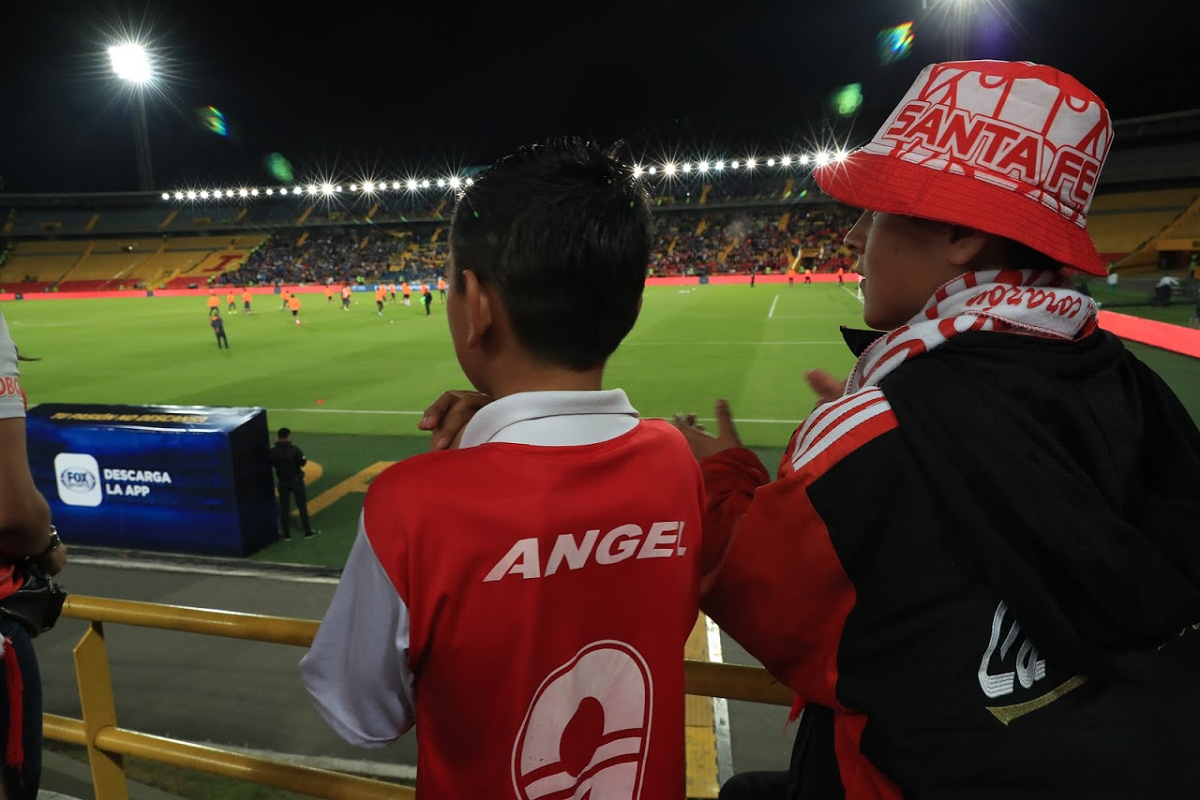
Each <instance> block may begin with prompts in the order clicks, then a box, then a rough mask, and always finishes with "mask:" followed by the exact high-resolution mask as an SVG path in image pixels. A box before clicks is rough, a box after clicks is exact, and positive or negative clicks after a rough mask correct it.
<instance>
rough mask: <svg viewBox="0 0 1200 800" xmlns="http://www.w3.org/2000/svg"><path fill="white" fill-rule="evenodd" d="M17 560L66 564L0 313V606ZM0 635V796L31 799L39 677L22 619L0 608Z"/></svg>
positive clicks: (53, 566) (13, 584) (11, 587)
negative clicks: (28, 437)
mask: <svg viewBox="0 0 1200 800" xmlns="http://www.w3.org/2000/svg"><path fill="white" fill-rule="evenodd" d="M25 560H30V561H32V562H33V563H34V564H36V565H37V566H38V567H40V568H41V569H42V570H44V571H45V572H47V573H49V574H50V575H56V574H58V572H59V571H60V570H62V568H63V566H65V565H66V561H67V547H66V545H64V544H62V543H61V542H60V541H59V538H58V533H57V532H56V531H55V529H54V526H53V525H51V524H50V507H49V506H48V505H47V503H46V499H45V498H44V497H42V494H41V492H39V491H38V490H37V486H36V485H35V484H34V481H33V475H32V474H31V473H30V469H29V460H28V456H27V455H26V448H25V395H24V393H23V392H22V391H21V384H20V373H19V371H18V369H17V347H16V345H15V344H14V343H13V340H12V338H11V337H10V336H9V333H8V325H7V324H6V323H5V321H4V315H3V314H0V577H2V578H3V579H2V580H0V607H3V605H4V600H5V598H8V597H10V596H11V595H13V594H14V593H15V592H16V591H17V589H19V588H20V587H21V586H22V585H23V584H22V582H21V574H20V573H19V572H18V571H17V565H18V564H19V563H20V562H22V561H25ZM0 636H3V639H2V640H0V650H2V651H3V652H2V657H0V709H3V714H4V716H3V720H2V724H0V758H3V773H2V784H3V795H4V796H5V797H7V798H8V800H33V799H34V798H36V797H37V795H38V784H39V783H40V781H41V772H42V679H41V675H40V673H39V672H38V663H37V656H36V654H35V653H34V650H33V643H32V642H31V641H30V636H29V633H28V632H27V631H26V630H25V628H24V626H23V625H22V624H21V623H20V622H18V621H17V620H16V619H13V618H9V617H6V616H3V615H0Z"/></svg>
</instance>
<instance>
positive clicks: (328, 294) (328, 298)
mask: <svg viewBox="0 0 1200 800" xmlns="http://www.w3.org/2000/svg"><path fill="white" fill-rule="evenodd" d="M325 305H327V306H331V305H333V284H332V283H327V284H325Z"/></svg>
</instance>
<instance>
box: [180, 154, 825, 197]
mask: <svg viewBox="0 0 1200 800" xmlns="http://www.w3.org/2000/svg"><path fill="white" fill-rule="evenodd" d="M845 158H846V151H845V150H837V151H832V152H831V151H827V150H820V151H818V152H816V153H814V154H812V155H808V154H804V155H800V156H790V155H785V156H780V157H779V158H768V159H766V161H763V162H760V160H759V159H758V158H755V157H749V158H745V159H733V160H731V161H728V162H726V161H724V160H714V161H696V162H691V161H685V162H683V163H682V164H677V163H675V162H671V161H667V162H664V163H662V164H652V165H649V166H646V165H642V164H636V165H634V167H633V176H634V177H635V178H644V177H646V176H652V177H658V176H660V175H661V176H663V177H665V178H674V177H676V176H678V175H681V174H682V175H691V174H701V175H706V174H709V173H712V172H716V173H721V172H725V170H726V169H728V170H730V171H734V170H739V169H740V170H745V171H747V172H750V171H753V170H755V169H758V167H759V165H760V163H764V164H766V166H767V167H771V168H779V169H784V168H789V167H792V166H797V165H798V166H801V167H807V166H810V165H811V166H814V167H820V166H824V165H825V164H828V163H829V162H831V161H835V162H840V161H842V160H844V159H845ZM474 183H475V181H474V180H472V179H471V178H461V177H459V176H457V175H452V176H450V177H449V178H438V179H437V180H430V179H429V178H423V179H417V178H408V179H407V180H405V181H390V182H389V181H370V180H366V181H362V182H361V183H351V184H349V186H348V187H343V186H342V185H341V184H340V183H330V182H322V183H309V184H307V185H306V186H294V187H291V188H288V187H286V186H281V187H279V188H278V189H276V188H274V187H269V188H266V189H259V188H257V187H254V188H249V187H239V188H237V189H177V190H175V191H174V192H163V193H162V199H163V200H165V201H170V200H176V201H184V200H190V201H195V200H232V199H233V198H235V197H236V198H238V199H248V198H251V197H254V198H258V197H264V196H265V197H274V196H276V195H278V196H280V197H293V196H294V197H298V196H302V195H308V196H312V197H327V198H328V197H334V196H336V195H338V194H343V193H344V190H345V189H346V188H348V189H349V192H350V193H351V194H357V195H373V194H379V193H382V192H386V191H387V190H388V188H389V187H390V188H391V190H392V191H401V190H405V191H408V192H420V191H424V190H427V189H432V188H434V187H436V188H438V189H450V190H453V191H458V190H459V189H461V188H462V187H463V186H471V185H472V184H474Z"/></svg>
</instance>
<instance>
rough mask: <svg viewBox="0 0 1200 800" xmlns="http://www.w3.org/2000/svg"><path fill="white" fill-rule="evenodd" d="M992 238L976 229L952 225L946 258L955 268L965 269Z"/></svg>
mask: <svg viewBox="0 0 1200 800" xmlns="http://www.w3.org/2000/svg"><path fill="white" fill-rule="evenodd" d="M994 238H995V237H993V236H992V235H991V234H989V233H984V232H983V231H981V230H979V229H978V228H968V227H966V226H964V225H953V226H951V227H950V236H949V246H948V248H947V251H946V254H947V257H948V258H949V260H950V263H952V264H954V265H955V266H957V267H966V266H967V265H968V264H970V263H971V262H972V261H974V260H975V259H976V257H978V256H979V254H980V253H982V252H983V250H984V248H986V247H987V245H988V243H989V242H990V241H991V240H992V239H994Z"/></svg>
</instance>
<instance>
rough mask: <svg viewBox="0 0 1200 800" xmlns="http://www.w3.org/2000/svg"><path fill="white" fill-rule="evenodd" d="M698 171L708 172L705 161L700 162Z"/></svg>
mask: <svg viewBox="0 0 1200 800" xmlns="http://www.w3.org/2000/svg"><path fill="white" fill-rule="evenodd" d="M700 171H701V172H708V162H707V161H701V162H700Z"/></svg>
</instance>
